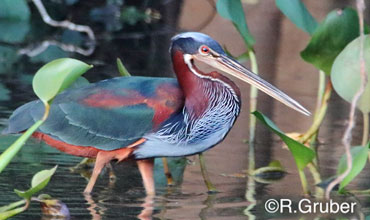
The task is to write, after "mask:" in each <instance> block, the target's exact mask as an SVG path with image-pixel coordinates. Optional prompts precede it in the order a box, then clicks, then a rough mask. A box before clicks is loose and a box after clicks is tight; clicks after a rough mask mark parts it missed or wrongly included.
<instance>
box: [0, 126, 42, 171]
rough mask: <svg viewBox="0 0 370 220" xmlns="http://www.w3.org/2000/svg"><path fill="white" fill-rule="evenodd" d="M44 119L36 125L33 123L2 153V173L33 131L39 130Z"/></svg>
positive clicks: (0, 164)
mask: <svg viewBox="0 0 370 220" xmlns="http://www.w3.org/2000/svg"><path fill="white" fill-rule="evenodd" d="M43 122H44V121H42V120H39V121H37V122H36V123H35V124H34V125H32V126H31V127H30V128H29V129H28V130H27V131H26V132H24V133H23V135H22V136H20V137H19V138H18V139H17V140H16V141H15V142H14V143H13V144H12V145H10V147H8V148H7V149H6V150H5V151H4V152H3V153H2V154H1V155H0V173H1V172H2V171H3V170H4V169H5V167H6V166H7V165H8V164H9V163H10V161H11V160H12V159H13V158H14V157H15V155H16V154H17V153H18V152H19V150H20V149H21V148H22V146H23V145H24V144H25V143H26V141H27V139H28V138H29V137H31V135H32V134H33V132H35V131H36V130H37V128H38V127H40V125H41V124H42V123H43Z"/></svg>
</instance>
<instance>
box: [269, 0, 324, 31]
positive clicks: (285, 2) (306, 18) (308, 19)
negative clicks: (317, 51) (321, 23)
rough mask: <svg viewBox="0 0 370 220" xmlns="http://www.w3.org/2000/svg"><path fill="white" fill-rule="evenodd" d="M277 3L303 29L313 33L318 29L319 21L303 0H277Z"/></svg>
mask: <svg viewBox="0 0 370 220" xmlns="http://www.w3.org/2000/svg"><path fill="white" fill-rule="evenodd" d="M275 3H276V6H277V7H278V8H279V9H280V11H281V12H283V14H284V15H285V16H287V17H288V18H289V19H290V20H291V21H292V22H293V23H294V24H295V25H297V27H299V28H300V29H302V30H303V31H305V32H307V33H309V34H310V35H312V34H313V32H314V31H315V30H316V28H317V26H318V23H317V21H316V20H315V18H314V17H312V15H311V14H310V12H309V11H308V10H307V8H306V6H305V5H304V4H303V3H302V1H301V0H276V1H275Z"/></svg>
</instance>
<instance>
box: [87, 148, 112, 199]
mask: <svg viewBox="0 0 370 220" xmlns="http://www.w3.org/2000/svg"><path fill="white" fill-rule="evenodd" d="M112 159H113V158H112V156H111V155H109V154H107V153H106V152H104V151H100V152H99V153H98V155H97V156H96V162H95V166H94V170H93V173H92V175H91V178H90V180H89V183H88V184H87V186H86V188H85V191H84V193H91V191H92V189H93V188H94V185H95V182H96V180H97V179H98V176H99V174H100V172H101V170H102V169H103V168H104V166H105V165H106V164H107V163H109V162H110V161H111V160H112Z"/></svg>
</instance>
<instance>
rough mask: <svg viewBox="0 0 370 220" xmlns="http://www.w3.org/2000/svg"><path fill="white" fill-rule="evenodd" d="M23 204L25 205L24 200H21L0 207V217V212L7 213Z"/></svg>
mask: <svg viewBox="0 0 370 220" xmlns="http://www.w3.org/2000/svg"><path fill="white" fill-rule="evenodd" d="M25 203H26V200H24V199H22V200H20V201H18V202H13V203H10V204H9V205H5V206H1V207H0V216H1V213H2V212H6V211H9V210H11V209H15V208H17V207H19V206H21V205H24V204H25ZM0 219H2V218H1V217H0Z"/></svg>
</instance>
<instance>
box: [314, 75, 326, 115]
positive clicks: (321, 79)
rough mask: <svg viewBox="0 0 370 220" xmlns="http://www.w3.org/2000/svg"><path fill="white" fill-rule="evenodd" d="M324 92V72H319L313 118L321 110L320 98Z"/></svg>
mask: <svg viewBox="0 0 370 220" xmlns="http://www.w3.org/2000/svg"><path fill="white" fill-rule="evenodd" d="M324 92H325V73H324V71H322V70H320V71H319V87H318V89H317V100H316V109H315V115H314V117H315V118H316V117H317V114H318V112H319V110H320V108H321V104H322V98H323V96H324Z"/></svg>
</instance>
